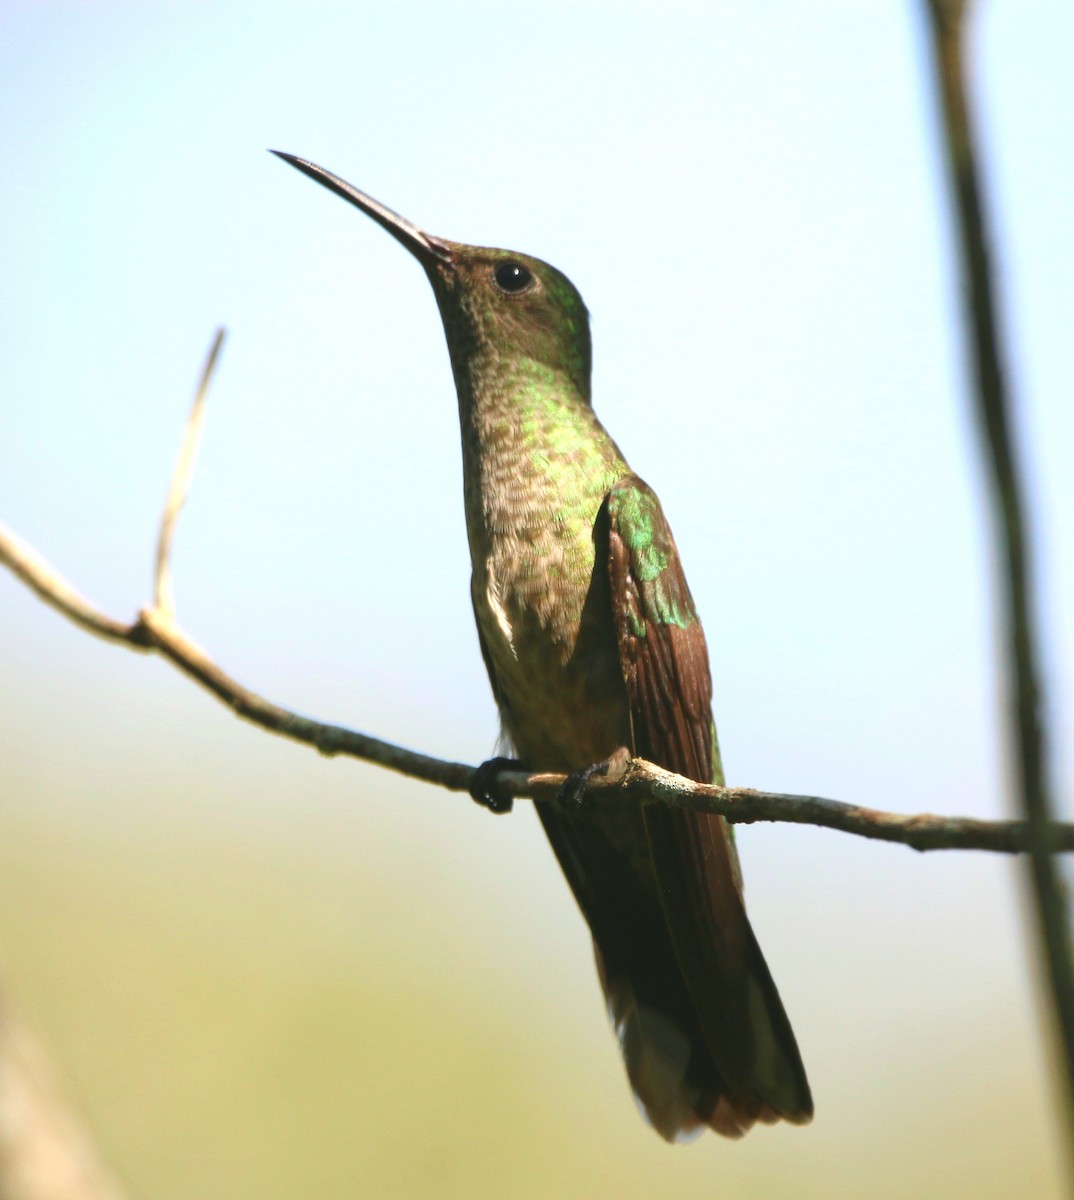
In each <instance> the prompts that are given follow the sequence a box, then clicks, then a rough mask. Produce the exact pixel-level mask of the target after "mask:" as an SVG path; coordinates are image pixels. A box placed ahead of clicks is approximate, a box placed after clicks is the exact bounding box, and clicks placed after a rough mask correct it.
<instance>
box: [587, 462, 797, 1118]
mask: <svg viewBox="0 0 1074 1200" xmlns="http://www.w3.org/2000/svg"><path fill="white" fill-rule="evenodd" d="M606 512H607V521H608V573H609V579H610V583H611V603H612V612H613V616H614V620H615V626H616V633H617V638H618V643H619V655H620V661H621V663H622V669H623V678H624V682H625V683H626V690H627V700H628V704H629V708H630V716H631V725H632V732H633V739H634V744H633V746H632V747H631V748H632V750H633V752H634V753H635V754H636V755H638V756H640V757H642V758H646V759H649V760H650V761H652V762H655V763H657V764H659V765H660V766H662V767H665V768H666V769H668V770H670V771H675V772H676V773H677V774H680V775H685V776H687V777H688V778H690V779H696V780H698V781H699V782H722V781H723V774H722V769H721V766H720V760H719V750H718V747H717V742H716V733H715V726H714V724H713V719H712V711H711V695H712V682H711V678H710V675H709V665H708V650H707V647H706V645H705V635H704V633H703V631H702V628H701V622H700V621H699V619H698V616H697V610H696V608H695V607H694V602H693V598H692V597H691V595H690V589H689V587H688V586H687V583H686V577H685V576H684V574H683V570H682V564H681V562H680V560H679V555H678V550H677V549H676V546H675V540H674V538H673V537H672V535H671V530H670V529H669V527H668V524H667V521H666V519H665V517H664V514H663V511H662V509H661V507H660V502H659V501H658V500H657V498H656V495H655V494H654V493H653V492H652V490H651V489H650V488H649V487H648V486H647V485H646V484H645V483H643V482H642V480H640V479H638V478H637V477H636V476H627V477H626V478H625V479H622V480H621V481H620V482H619V483H617V484H616V485H615V486H614V487H613V488H612V490H611V491H610V492H609V494H608V498H607V503H606ZM644 812H645V826H646V830H647V833H648V837H649V844H650V848H651V851H652V862H653V869H654V871H655V875H656V881H657V886H658V889H659V893H660V900H661V904H662V907H663V912H664V918H665V921H666V923H667V928H668V932H669V934H670V937H671V941H672V943H673V945H674V949H675V956H676V958H677V960H678V965H679V968H680V970H681V972H682V975H683V978H684V981H685V983H686V987H687V991H688V992H689V995H690V997H691V999H692V1000H693V1003H694V1007H695V1009H696V1012H697V1017H698V1019H699V1021H700V1023H701V1026H702V1028H703V1030H704V1033H705V1039H706V1042H707V1044H708V1046H709V1049H710V1051H711V1053H712V1055H713V1058H714V1059H715V1061H716V1064H717V1066H718V1067H719V1071H720V1074H721V1075H722V1076H723V1078H724V1080H725V1082H726V1087H727V1094H726V1096H725V1097H723V1098H722V1100H721V1103H723V1104H724V1105H727V1106H729V1108H730V1111H728V1112H723V1113H719V1112H718V1113H715V1114H714V1117H715V1118H716V1120H717V1121H723V1122H724V1123H734V1122H738V1123H739V1124H741V1125H742V1126H743V1127H744V1128H748V1127H749V1124H752V1122H753V1120H755V1119H758V1118H760V1119H762V1120H764V1119H768V1120H772V1119H775V1118H777V1117H782V1118H784V1119H786V1120H790V1121H799V1122H800V1121H807V1120H809V1118H810V1117H811V1115H812V1112H813V1105H812V1100H811V1098H810V1093H809V1085H808V1083H807V1081H806V1076H805V1071H804V1069H803V1067H802V1063H801V1059H800V1058H799V1055H798V1048H797V1046H796V1044H795V1040H794V1034H793V1032H792V1030H791V1026H790V1023H789V1021H788V1020H787V1017H786V1014H785V1013H784V1011H783V1006H782V1003H781V1002H780V999H779V994H778V992H777V991H776V987H775V984H774V983H773V982H772V978H771V975H770V974H769V972H768V968H767V966H766V965H765V961H764V958H763V956H762V954H761V951H760V948H759V947H758V945H757V941H756V939H755V938H754V935H753V931H752V930H751V928H750V925H749V921H748V919H747V917H746V912H745V908H744V906H743V902H742V891H741V876H740V873H739V867H738V858H737V855H736V853H735V848H734V843H733V840H732V837H731V831H730V829H729V827H728V825H727V823H726V822H725V821H724V820H723V819H722V818H721V817H717V816H713V815H709V814H704V813H691V812H686V811H682V810H676V809H673V808H670V807H667V806H664V805H656V804H652V805H649V806H647V807H646V808H645V810H644ZM713 1123H714V1124H715V1121H714V1122H713ZM725 1131H726V1130H725Z"/></svg>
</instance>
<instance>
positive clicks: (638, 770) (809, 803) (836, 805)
mask: <svg viewBox="0 0 1074 1200" xmlns="http://www.w3.org/2000/svg"><path fill="white" fill-rule="evenodd" d="M19 547H21V550H19V551H18V553H16V550H17V548H19ZM20 555H21V558H20V557H19V556H20ZM27 555H30V556H31V557H32V559H33V562H34V563H35V571H34V573H33V574H30V573H29V572H27V570H26V569H25V567H24V566H23V565H21V561H22V559H25V558H26V557H27ZM0 563H2V564H4V565H6V566H8V567H11V569H12V570H14V571H15V573H16V574H17V575H18V576H19V577H20V578H21V579H23V580H24V581H25V582H27V583H28V584H29V585H30V586H31V587H32V588H33V589H34V591H36V592H37V593H38V594H39V595H41V596H43V597H44V598H45V599H46V600H48V601H49V602H50V603H51V604H53V605H54V607H56V608H58V609H59V610H60V611H61V612H62V613H64V614H65V615H66V616H68V617H70V618H71V619H72V620H74V621H77V622H78V623H79V624H81V625H82V626H83V627H85V628H87V629H89V630H90V631H91V632H93V633H97V634H100V635H101V636H103V637H108V638H110V639H111V640H113V641H120V642H125V643H126V644H128V645H130V646H133V647H135V648H137V649H140V650H146V649H148V650H154V651H157V652H158V653H160V654H162V655H164V657H165V658H167V659H169V660H170V661H171V662H172V663H173V664H174V665H175V666H176V667H178V668H179V670H180V671H182V672H183V673H184V674H186V675H189V676H190V677H191V678H192V679H195V680H197V682H198V683H200V684H201V685H202V686H203V687H205V688H207V689H208V690H209V691H210V692H212V693H213V695H214V696H216V697H217V698H218V699H219V700H221V701H222V702H223V703H224V704H226V705H227V706H228V707H229V708H230V709H232V710H233V711H234V712H235V714H236V715H237V716H240V717H242V718H243V719H244V720H247V721H250V722H252V723H253V724H255V725H259V726H260V727H261V728H262V729H266V730H268V731H269V732H271V733H276V734H279V735H280V736H282V737H286V738H290V739H291V740H292V741H296V742H301V743H303V744H305V745H308V746H312V747H313V748H314V749H316V750H317V751H319V752H320V753H321V754H325V755H336V754H339V755H343V756H345V757H348V758H357V759H360V760H362V761H364V762H370V763H375V764H377V765H378V766H382V767H386V768H388V770H391V771H397V772H399V773H400V774H402V775H407V776H410V777H411V778H413V779H420V780H423V781H424V782H426V783H434V784H437V785H439V786H440V787H444V788H447V789H449V790H450V791H456V792H464V791H466V790H468V788H469V786H470V781H471V779H472V777H473V773H474V768H473V767H471V766H468V765H467V764H466V763H459V762H450V761H446V760H443V759H438V758H432V757H430V756H429V755H427V754H419V753H417V752H416V751H414V750H408V749H406V748H405V747H403V746H396V745H394V744H393V743H391V742H385V741H382V740H380V739H379V738H375V737H370V736H369V735H367V734H364V733H358V732H356V731H355V730H352V729H345V728H343V727H342V726H339V725H326V724H324V723H322V722H320V721H314V720H312V719H311V718H309V717H304V716H302V715H301V714H299V713H295V712H291V711H290V710H288V709H286V708H281V707H280V706H279V705H278V704H273V703H272V702H271V701H270V700H266V699H265V698H264V697H263V696H259V695H258V694H257V693H256V692H253V691H251V690H250V689H249V688H247V687H244V686H243V685H242V684H241V683H239V682H238V681H237V680H235V679H232V678H231V677H230V676H229V675H228V674H227V673H226V672H225V671H223V670H222V669H221V668H220V667H219V666H217V664H216V663H215V662H214V661H213V660H212V658H211V657H210V656H209V655H208V654H207V653H206V652H205V651H204V650H203V649H202V648H201V647H200V646H198V645H197V644H196V643H195V642H194V641H193V640H192V639H191V638H189V637H188V636H187V635H186V634H185V633H184V632H183V631H182V630H181V629H180V628H179V626H178V625H177V624H176V623H175V621H174V620H173V618H172V616H171V615H170V614H168V613H163V612H160V611H158V610H156V609H147V610H146V611H145V612H143V613H142V614H141V615H140V616H139V618H138V620H137V621H136V622H134V624H133V625H123V624H122V623H121V622H119V621H113V620H111V619H110V618H108V617H101V616H100V614H96V613H94V619H93V620H86V619H85V615H84V609H86V608H88V606H86V605H85V601H82V600H81V598H80V597H77V594H76V593H74V592H73V589H71V588H70V585H68V584H63V585H62V586H63V588H64V589H66V591H65V593H64V595H63V596H59V595H51V594H50V592H49V589H50V587H51V581H52V580H57V579H59V576H58V575H56V573H55V572H54V571H52V569H51V568H50V567H49V566H48V565H47V564H46V563H45V562H44V561H43V560H42V559H40V558H39V557H38V556H36V555H33V554H32V552H29V551H27V549H26V548H25V547H22V543H18V542H16V541H15V540H14V539H13V538H12V537H11V535H9V534H7V533H6V532H4V531H3V530H2V529H0ZM61 583H62V581H61ZM68 596H75V600H76V603H74V604H72V603H70V601H69V599H68ZM89 611H90V612H93V610H89ZM499 783H500V785H501V786H502V787H503V788H504V789H505V791H507V792H510V793H511V794H512V795H514V796H518V797H525V798H530V799H536V800H550V801H554V800H556V798H557V795H558V792H559V788H560V786H561V785H562V783H563V776H561V775H527V774H525V773H524V772H513V771H508V772H504V773H503V774H502V775H501V776H500V777H499ZM586 803H590V804H624V803H639V804H651V803H661V804H669V805H674V806H676V807H679V808H688V809H693V810H695V811H698V812H712V813H719V814H720V815H721V816H724V817H726V818H727V820H728V821H731V822H732V823H734V824H743V825H744V824H752V823H754V822H757V821H779V822H789V823H792V824H798V825H817V826H820V827H822V828H826V829H835V830H839V831H841V832H843V833H851V834H855V835H857V836H858V837H865V838H872V839H875V840H879V841H885V842H897V843H900V844H901V845H904V846H911V847H913V848H914V849H915V850H992V851H997V852H1000V853H1006V854H1015V853H1019V852H1021V851H1023V850H1025V849H1026V848H1027V847H1028V844H1029V838H1028V829H1027V825H1026V823H1025V822H1024V821H979V820H974V819H972V818H968V817H943V816H934V815H931V814H902V813H890V812H880V811H878V810H876V809H871V808H863V807H861V806H859V805H853V804H843V803H841V802H840V801H838V800H826V799H824V798H823V797H820V796H791V795H785V794H782V793H778V792H759V791H755V790H754V789H752V788H724V787H717V786H716V785H714V784H702V783H694V782H693V781H692V780H690V779H685V778H683V777H682V776H681V775H673V774H672V773H671V772H670V771H665V770H663V769H661V768H660V767H657V766H654V765H653V764H652V763H647V762H645V761H643V760H641V759H635V760H634V761H633V762H631V764H630V766H629V767H628V769H627V772H626V775H625V776H624V778H623V779H622V780H618V781H608V780H602V779H599V778H596V779H594V780H593V781H592V782H591V784H590V796H589V798H588V799H587V801H586ZM1047 833H1048V839H1049V847H1050V849H1052V850H1057V851H1058V850H1074V825H1070V824H1055V825H1051V826H1049V828H1048V831H1047Z"/></svg>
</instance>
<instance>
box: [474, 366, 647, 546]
mask: <svg viewBox="0 0 1074 1200" xmlns="http://www.w3.org/2000/svg"><path fill="white" fill-rule="evenodd" d="M455 381H456V386H457V389H458V394H459V418H460V423H461V427H462V449H463V478H464V487H465V495H466V521H467V528H468V531H469V535H470V548H471V553H472V554H473V556H474V563H475V566H476V565H477V564H478V560H479V556H480V555H482V554H483V553H485V552H486V550H487V548H488V546H489V544H490V542H491V541H492V540H493V539H495V538H497V537H501V536H506V537H509V538H517V537H522V538H525V539H527V540H528V539H531V538H533V537H537V536H540V534H541V530H540V529H539V528H538V526H540V525H542V524H543V525H544V526H548V525H552V526H554V525H556V524H560V525H562V524H564V523H567V524H569V525H575V524H577V523H578V522H585V521H589V522H590V525H591V523H592V520H593V519H594V518H595V516H596V511H597V509H598V508H599V507H600V503H601V501H602V500H603V498H604V496H605V495H606V493H607V491H608V489H609V488H610V487H611V485H612V484H613V483H614V482H615V481H616V480H617V479H619V478H621V477H622V475H623V474H624V473H625V472H626V470H627V467H626V464H625V462H624V460H623V457H622V455H621V454H620V452H619V449H618V447H617V446H616V445H615V443H614V442H613V441H612V439H611V438H610V437H609V436H608V434H607V432H606V431H605V429H604V427H603V426H602V425H601V423H600V422H599V421H598V420H597V417H596V415H595V414H594V412H593V409H592V408H591V407H590V404H589V397H588V395H583V394H581V392H580V391H579V389H578V387H577V385H576V384H575V383H574V382H573V381H572V380H571V379H570V377H569V376H568V375H566V374H565V373H562V372H559V371H556V370H554V369H552V368H550V367H548V366H546V365H544V364H542V363H538V362H534V361H533V360H532V359H526V358H522V357H517V356H516V357H510V358H507V357H504V356H501V355H498V354H497V353H495V351H486V352H484V353H477V354H474V355H472V356H469V357H468V358H467V361H466V362H464V363H461V364H458V365H457V367H456V371H455Z"/></svg>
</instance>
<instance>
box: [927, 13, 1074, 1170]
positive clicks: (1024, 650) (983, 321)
mask: <svg viewBox="0 0 1074 1200" xmlns="http://www.w3.org/2000/svg"><path fill="white" fill-rule="evenodd" d="M968 8H969V5H968V4H967V2H966V0H927V9H928V14H929V27H930V30H931V34H932V49H933V62H934V66H935V71H936V84H937V89H938V93H939V100H940V107H941V111H942V114H943V132H944V148H945V152H946V156H947V165H948V170H949V172H950V178H951V185H952V190H953V195H954V202H955V212H956V218H957V236H958V242H959V254H960V258H961V269H962V276H963V283H964V291H965V298H966V306H967V313H966V316H967V323H968V325H969V329H970V337H971V346H970V349H971V356H972V362H973V372H974V377H975V383H976V405H975V411H976V416H977V419H978V422H979V424H980V427H981V431H982V443H983V451H984V454H985V458H986V466H987V474H988V478H989V480H990V483H991V491H990V498H991V501H992V508H993V515H994V522H995V524H994V529H995V538H996V543H997V547H998V551H999V553H998V556H997V559H998V562H999V564H1000V579H999V581H998V582H999V588H1000V592H1001V595H1002V608H1003V625H1004V633H1005V640H1006V644H1007V658H1006V673H1007V680H1006V683H1007V691H1008V696H1009V704H1010V713H1009V717H1010V730H1011V745H1012V749H1013V754H1012V760H1013V761H1012V764H1011V765H1012V769H1013V771H1014V774H1015V776H1016V781H1017V793H1018V796H1019V799H1020V803H1021V808H1022V811H1023V812H1024V814H1025V816H1026V818H1027V827H1028V831H1029V851H1030V859H1029V861H1030V874H1031V878H1032V884H1033V894H1034V897H1035V900H1036V911H1037V916H1038V924H1039V929H1040V936H1041V943H1042V955H1043V958H1044V961H1045V966H1046V975H1047V979H1048V981H1049V984H1050V988H1051V994H1052V999H1053V1007H1054V1011H1055V1015H1056V1020H1057V1022H1058V1026H1059V1031H1060V1035H1061V1039H1062V1044H1063V1049H1064V1052H1065V1058H1066V1085H1067V1087H1066V1093H1067V1095H1066V1099H1067V1116H1068V1122H1070V1121H1074V963H1072V958H1071V943H1070V923H1069V918H1068V914H1067V907H1066V900H1065V896H1064V889H1063V884H1062V881H1061V879H1060V877H1059V864H1058V863H1057V861H1056V860H1055V859H1054V858H1053V857H1052V855H1051V854H1050V853H1049V850H1050V849H1052V848H1053V842H1052V839H1051V836H1050V829H1051V821H1052V818H1053V813H1054V806H1053V803H1052V800H1051V795H1050V788H1049V781H1048V767H1047V759H1046V753H1045V745H1046V736H1045V714H1044V704H1043V701H1042V698H1041V689H1040V683H1039V680H1040V667H1039V653H1038V650H1037V635H1036V629H1035V614H1034V601H1033V585H1032V573H1031V570H1030V565H1029V563H1030V544H1029V535H1028V530H1027V524H1026V520H1025V516H1024V503H1023V498H1022V486H1021V481H1020V478H1019V472H1018V463H1017V459H1016V454H1015V449H1014V444H1013V439H1012V436H1011V420H1010V404H1009V401H1008V397H1007V389H1006V385H1005V383H1004V367H1003V358H1004V354H1003V351H1002V349H1001V344H1000V331H999V326H998V322H997V319H996V312H997V308H998V305H997V303H996V284H995V279H994V277H993V275H992V272H991V267H990V259H991V252H990V247H989V235H988V230H987V220H986V214H985V211H984V202H983V199H982V190H981V182H980V176H979V169H978V154H977V149H976V146H975V134H974V127H973V120H972V115H971V112H970V108H969V102H968V99H967V93H966V70H965V34H966V14H967V11H968ZM1070 1132H1071V1133H1072V1134H1074V1125H1071V1129H1070ZM1069 1148H1070V1149H1071V1150H1074V1136H1071V1137H1070V1138H1069Z"/></svg>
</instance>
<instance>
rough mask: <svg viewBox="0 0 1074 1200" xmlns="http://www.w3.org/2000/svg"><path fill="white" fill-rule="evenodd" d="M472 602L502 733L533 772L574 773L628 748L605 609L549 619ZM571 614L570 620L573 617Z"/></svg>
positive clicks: (506, 604)
mask: <svg viewBox="0 0 1074 1200" xmlns="http://www.w3.org/2000/svg"><path fill="white" fill-rule="evenodd" d="M482 599H483V600H484V603H482V602H481V599H478V597H476V596H475V609H476V610H477V619H478V623H479V625H480V627H481V634H482V638H483V640H484V643H485V648H486V652H487V654H488V657H489V660H490V662H489V667H490V674H491V675H492V677H493V686H494V690H495V692H496V697H497V701H498V704H499V708H500V716H501V719H502V721H503V727H504V732H505V734H506V735H507V736H508V737H509V738H510V740H511V742H512V744H513V746H514V748H515V751H516V753H517V754H518V756H519V758H521V759H522V761H523V762H525V763H526V764H527V766H529V767H530V768H531V769H532V770H534V771H561V772H567V773H569V772H571V771H576V770H579V769H580V768H582V767H584V766H588V765H589V764H590V763H593V762H598V761H600V760H601V759H604V758H607V757H608V755H609V754H611V753H612V751H613V750H615V749H616V748H617V747H619V746H624V745H629V744H630V718H629V713H628V709H627V700H626V689H625V686H624V683H623V678H622V671H621V668H620V665H619V651H618V645H617V643H616V639H615V635H614V630H613V629H612V626H611V620H610V611H609V610H605V612H606V620H605V621H604V622H603V623H602V622H600V621H597V620H594V619H591V616H590V614H589V613H587V612H586V608H587V607H588V606H587V605H585V604H583V603H579V604H578V605H577V609H576V613H574V614H571V613H570V612H569V611H568V616H567V618H566V619H565V618H564V617H563V616H562V614H561V616H560V619H559V620H552V621H548V620H546V619H544V618H543V615H542V614H539V613H537V612H535V611H532V610H530V609H528V608H527V607H526V606H524V605H519V604H512V603H510V600H509V598H503V597H500V598H497V599H495V600H493V602H491V603H490V602H489V599H488V597H483V598H482ZM572 616H573V619H570V618H571V617H572Z"/></svg>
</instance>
